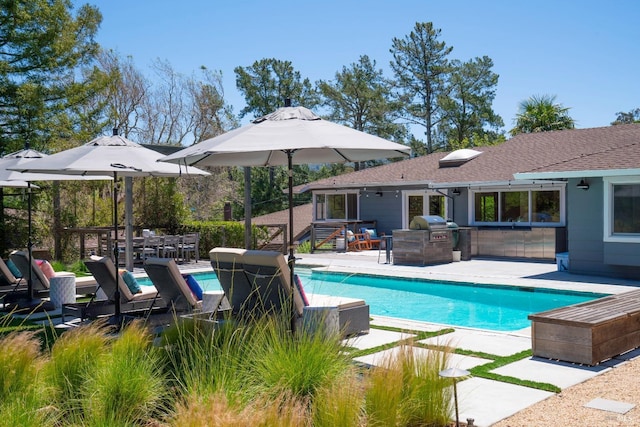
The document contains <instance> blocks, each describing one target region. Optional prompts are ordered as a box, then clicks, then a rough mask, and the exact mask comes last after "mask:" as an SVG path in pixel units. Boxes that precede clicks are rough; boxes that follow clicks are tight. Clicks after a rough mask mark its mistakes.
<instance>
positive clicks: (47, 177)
mask: <svg viewBox="0 0 640 427" xmlns="http://www.w3.org/2000/svg"><path fill="white" fill-rule="evenodd" d="M46 157H48V155H47V154H44V153H41V152H39V151H36V150H32V149H31V148H29V146H28V145H27V147H26V148H25V149H24V150H20V151H16V152H14V153H11V154H7V155H6V156H4V157H2V158H0V186H2V187H26V188H27V212H28V220H27V223H28V233H27V234H28V241H27V254H28V257H29V264H31V259H32V257H33V255H32V247H33V243H32V241H31V235H32V230H31V223H32V221H31V189H32V188H38V187H37V186H35V185H33V184H31V183H32V182H33V181H64V180H68V181H71V180H83V179H92V180H102V179H104V180H109V179H111V177H110V176H104V175H103V176H92V177H82V176H74V175H60V174H35V173H21V172H18V171H16V170H11V169H10V168H21V167H22V166H23V165H24V164H25V163H29V162H31V161H33V160H34V159H43V158H46ZM3 183H6V184H3ZM39 303H40V301H39V299H37V298H34V296H33V278H32V277H31V270H29V276H28V277H27V300H26V301H25V305H26V306H28V307H34V306H37V305H39Z"/></svg>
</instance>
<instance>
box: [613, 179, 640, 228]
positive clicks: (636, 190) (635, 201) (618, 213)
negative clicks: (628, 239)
mask: <svg viewBox="0 0 640 427" xmlns="http://www.w3.org/2000/svg"><path fill="white" fill-rule="evenodd" d="M618 233H622V234H640V184H621V185H614V186H613V234H618Z"/></svg>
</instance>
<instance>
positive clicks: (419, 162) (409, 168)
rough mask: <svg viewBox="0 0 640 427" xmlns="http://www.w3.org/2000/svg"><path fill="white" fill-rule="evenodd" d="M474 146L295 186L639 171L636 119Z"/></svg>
mask: <svg viewBox="0 0 640 427" xmlns="http://www.w3.org/2000/svg"><path fill="white" fill-rule="evenodd" d="M474 149H475V150H477V151H480V152H482V154H480V155H478V156H477V157H475V158H472V159H470V160H468V161H466V162H464V163H462V164H459V165H457V166H453V167H440V163H439V162H440V159H442V158H443V157H445V156H446V155H447V154H449V153H445V152H439V153H432V154H429V155H426V156H422V157H416V158H413V159H408V160H403V161H399V162H395V163H389V164H386V165H382V166H378V167H375V168H370V169H365V170H362V171H358V172H352V173H348V174H344V175H339V176H335V177H331V178H326V179H322V180H319V181H314V182H311V183H309V184H307V185H302V186H298V187H296V189H295V190H296V191H297V192H304V191H309V190H314V189H327V188H336V187H339V188H349V187H351V188H361V187H367V186H371V187H385V186H398V185H402V186H412V185H415V186H425V185H430V186H431V187H448V186H459V185H463V184H464V185H473V184H474V183H487V182H493V183H496V182H497V183H500V182H502V183H507V182H513V181H514V180H515V179H521V180H533V179H555V178H571V177H578V176H596V175H597V176H603V175H604V174H612V173H614V172H613V171H617V172H618V173H624V174H635V173H637V174H640V169H639V168H640V124H628V125H616V126H608V127H601V128H590V129H572V130H563V131H552V132H539V133H529V134H520V135H517V136H515V137H513V138H511V139H509V140H508V141H506V142H504V143H502V144H500V145H495V146H485V147H474ZM636 171H637V172H636ZM605 172H606V173H605ZM514 174H515V177H514Z"/></svg>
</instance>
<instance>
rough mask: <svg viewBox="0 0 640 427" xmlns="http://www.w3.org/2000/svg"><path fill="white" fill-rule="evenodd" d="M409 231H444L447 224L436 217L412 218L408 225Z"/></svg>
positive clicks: (442, 219)
mask: <svg viewBox="0 0 640 427" xmlns="http://www.w3.org/2000/svg"><path fill="white" fill-rule="evenodd" d="M409 228H410V229H411V230H432V231H435V230H445V229H446V228H447V222H446V221H445V220H444V218H442V217H441V216H438V215H422V216H414V217H413V219H412V220H411V222H410V223H409Z"/></svg>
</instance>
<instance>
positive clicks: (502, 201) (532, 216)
mask: <svg viewBox="0 0 640 427" xmlns="http://www.w3.org/2000/svg"><path fill="white" fill-rule="evenodd" d="M561 200H562V199H561V190H560V189H553V190H551V189H540V190H517V191H516V190H502V191H474V192H473V221H474V223H476V224H513V223H521V224H537V223H555V224H560V223H562V222H563V221H562V203H561Z"/></svg>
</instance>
